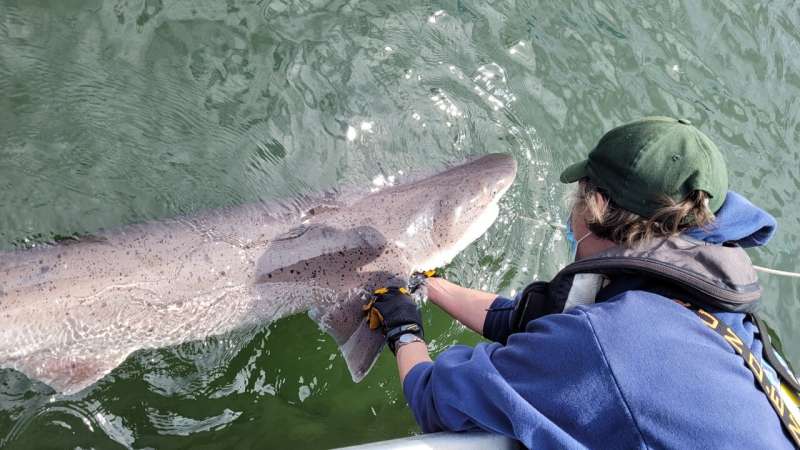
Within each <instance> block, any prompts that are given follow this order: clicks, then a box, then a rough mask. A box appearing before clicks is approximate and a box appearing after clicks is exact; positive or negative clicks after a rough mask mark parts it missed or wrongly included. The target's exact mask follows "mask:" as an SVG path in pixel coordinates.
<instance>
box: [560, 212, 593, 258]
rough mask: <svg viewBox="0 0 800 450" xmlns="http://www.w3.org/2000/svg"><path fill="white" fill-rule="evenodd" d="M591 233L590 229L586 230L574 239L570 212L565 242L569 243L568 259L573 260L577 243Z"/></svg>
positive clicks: (576, 252)
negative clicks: (580, 236) (578, 237)
mask: <svg viewBox="0 0 800 450" xmlns="http://www.w3.org/2000/svg"><path fill="white" fill-rule="evenodd" d="M590 234H592V232H591V231H589V232H587V233H586V234H585V235H583V237H582V238H580V239H578V240H575V233H574V232H573V231H572V214H570V215H569V217H567V233H566V235H567V236H566V238H567V244H569V260H570V261H575V257H576V256H577V255H578V245H580V243H581V242H583V240H584V239H586V238H587V237H589V235H590Z"/></svg>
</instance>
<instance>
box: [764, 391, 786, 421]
mask: <svg viewBox="0 0 800 450" xmlns="http://www.w3.org/2000/svg"><path fill="white" fill-rule="evenodd" d="M767 396H768V397H769V399H770V401H771V402H772V404H773V405H774V406H775V410H776V411H778V414H779V415H781V416H782V415H783V411H784V409H785V408H784V404H783V399H782V398H781V393H780V391H778V390H777V389H775V386H773V385H771V384H770V385H768V386H767Z"/></svg>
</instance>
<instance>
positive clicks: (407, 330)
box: [386, 323, 424, 354]
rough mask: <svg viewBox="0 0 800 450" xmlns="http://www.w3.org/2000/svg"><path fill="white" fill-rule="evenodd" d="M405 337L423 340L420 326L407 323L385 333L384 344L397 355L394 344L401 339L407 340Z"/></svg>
mask: <svg viewBox="0 0 800 450" xmlns="http://www.w3.org/2000/svg"><path fill="white" fill-rule="evenodd" d="M406 336H415V337H417V338H419V339H420V340H422V339H424V332H423V331H422V326H420V325H419V324H417V323H408V324H404V325H400V326H396V327H394V328H392V329H390V330H388V331H387V332H386V344H387V345H388V346H389V350H391V351H392V353H394V354H397V348H396V344H397V343H398V341H400V340H402V339H407V338H406Z"/></svg>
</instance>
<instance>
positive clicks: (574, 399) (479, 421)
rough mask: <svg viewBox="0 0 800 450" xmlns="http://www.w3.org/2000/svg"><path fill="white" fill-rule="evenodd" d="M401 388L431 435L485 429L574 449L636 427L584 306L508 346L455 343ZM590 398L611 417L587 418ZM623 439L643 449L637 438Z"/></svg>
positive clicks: (533, 326) (541, 323) (542, 322)
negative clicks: (583, 309) (628, 413)
mask: <svg viewBox="0 0 800 450" xmlns="http://www.w3.org/2000/svg"><path fill="white" fill-rule="evenodd" d="M403 392H404V394H405V397H406V400H407V401H408V403H409V406H410V407H411V410H412V411H413V414H414V417H415V419H416V421H417V423H418V424H419V425H420V427H421V428H422V430H423V431H424V432H426V433H428V432H435V431H467V430H474V429H482V430H486V431H490V432H494V433H499V434H503V435H506V436H509V437H512V438H515V439H517V440H520V441H522V442H523V443H528V444H536V445H537V446H542V447H545V448H574V447H582V446H588V447H603V445H604V443H603V442H602V440H594V439H600V438H602V436H609V435H619V434H620V433H623V432H621V431H619V430H629V429H631V428H632V427H631V422H630V418H628V419H625V417H626V416H625V414H623V413H620V411H625V410H626V406H625V405H624V402H623V401H622V398H621V396H620V394H619V391H618V388H617V387H616V384H615V382H614V379H613V376H612V375H611V372H610V369H609V368H608V365H607V362H606V360H605V358H604V356H603V354H602V351H601V349H600V347H599V344H598V341H597V339H596V337H595V335H594V332H593V330H592V327H591V324H590V323H589V320H588V318H587V317H586V314H585V313H584V312H583V311H582V310H581V309H580V308H575V309H574V310H571V311H570V312H569V313H564V314H553V315H549V316H546V317H543V318H541V319H537V320H534V321H532V322H531V323H530V324H529V325H528V328H527V330H526V331H525V332H521V333H515V334H513V335H511V337H509V339H508V344H507V345H501V344H499V343H481V344H478V345H477V346H476V347H475V348H471V347H467V346H463V345H456V346H453V347H451V348H450V349H448V350H446V351H445V352H443V353H442V354H440V355H439V356H438V357H437V359H436V361H435V362H429V363H421V364H418V365H416V366H414V368H412V369H411V371H410V372H409V373H408V375H407V376H406V378H405V380H404V383H403ZM587 399H592V408H591V409H592V412H593V414H596V413H598V412H599V413H601V414H605V415H606V418H607V420H603V421H587V417H586V413H587V411H586V407H585V406H586V400H587ZM615 433H616V434H615ZM619 437H620V438H624V439H625V440H626V441H627V439H628V438H630V440H629V441H627V442H626V444H630V445H629V446H627V447H638V446H639V445H638V444H639V441H638V439H637V438H636V437H635V436H630V437H629V436H624V437H623V436H619ZM623 447H626V446H625V445H624V446H623Z"/></svg>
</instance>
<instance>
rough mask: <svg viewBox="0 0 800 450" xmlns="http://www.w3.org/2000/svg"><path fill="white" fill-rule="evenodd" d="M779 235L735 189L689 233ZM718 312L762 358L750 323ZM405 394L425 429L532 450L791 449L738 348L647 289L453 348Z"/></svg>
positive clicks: (736, 237)
mask: <svg viewBox="0 0 800 450" xmlns="http://www.w3.org/2000/svg"><path fill="white" fill-rule="evenodd" d="M774 230H775V220H774V219H773V218H772V217H771V216H769V215H768V214H767V213H766V212H764V211H762V210H760V209H758V208H756V207H755V206H753V205H752V204H750V203H749V202H747V200H745V199H744V198H743V197H741V196H739V195H737V194H735V193H732V192H731V193H729V194H728V196H727V198H726V201H725V203H724V204H723V206H722V208H721V209H720V210H719V211H718V212H717V218H716V220H715V226H714V227H712V228H711V229H708V230H705V231H701V230H693V231H691V232H690V233H688V234H690V235H692V236H693V237H695V238H697V239H701V240H706V241H707V242H710V243H722V242H727V241H735V242H737V243H739V244H740V245H743V246H753V245H763V244H764V243H766V242H767V241H768V240H769V238H770V237H771V236H772V234H773V233H774ZM613 285H614V282H612V285H611V286H613ZM611 286H609V287H611ZM604 292H605V293H606V294H605V295H610V296H607V297H605V298H604V297H603V296H604ZM511 304H512V301H511V300H509V299H506V298H503V297H498V298H497V299H496V300H495V301H494V303H493V304H492V307H491V308H490V311H489V313H488V315H487V318H486V323H485V324H484V330H483V331H484V335H486V336H497V335H501V334H503V333H504V332H506V333H507V330H506V331H504V330H502V329H500V328H503V327H508V323H509V320H508V314H510V310H509V308H508V306H509V305H511ZM715 315H716V316H717V317H719V318H720V320H722V321H724V322H725V323H727V324H728V325H729V326H730V327H731V328H733V330H734V331H735V332H736V333H737V334H738V335H739V336H740V337H741V339H742V340H743V341H744V343H745V344H746V345H747V346H748V347H749V348H750V349H751V351H752V352H753V353H754V354H755V355H759V356H760V355H761V354H762V346H761V342H760V340H759V339H758V330H757V328H756V327H755V325H754V324H752V323H751V322H750V321H749V320H748V319H747V317H746V315H744V314H740V313H726V312H719V311H715ZM403 391H404V394H405V396H406V399H407V401H408V403H409V406H410V407H411V409H412V411H413V413H414V417H415V418H416V420H417V422H418V423H419V425H420V427H421V428H422V430H423V431H424V432H434V431H445V430H446V431H466V430H476V429H480V430H486V431H490V432H494V433H499V434H503V435H506V436H508V437H511V438H513V439H516V440H518V441H520V442H521V443H522V444H523V445H525V446H526V447H528V448H537V449H538V448H586V447H588V448H778V449H781V448H785V449H789V448H792V444H791V441H790V440H789V438H788V435H787V434H786V433H785V431H784V429H783V428H782V424H781V422H780V419H779V418H778V416H777V414H776V413H775V411H774V410H773V409H772V406H771V405H770V403H769V400H768V399H767V397H766V396H765V395H764V393H763V392H762V391H761V390H760V389H759V388H758V387H757V385H756V384H755V381H754V377H753V374H752V373H751V372H750V370H748V369H747V368H746V366H745V364H744V362H743V360H742V358H741V357H740V356H739V355H738V354H736V353H735V352H734V351H733V349H732V348H731V346H730V345H729V344H728V343H727V342H726V341H725V340H723V339H722V338H721V337H720V336H719V335H718V334H716V333H715V332H714V331H712V330H711V329H709V328H708V327H707V326H705V325H704V324H703V323H702V322H701V321H700V319H699V318H698V317H697V315H696V314H695V313H694V312H692V311H691V310H689V309H687V308H685V307H683V306H681V305H679V304H677V303H676V302H674V301H672V300H670V299H668V298H665V297H662V296H660V295H657V294H654V293H651V292H647V291H643V290H622V291H621V292H620V290H619V289H617V290H615V289H603V290H601V291H600V293H599V294H598V298H597V302H596V303H594V304H591V305H588V306H577V307H575V308H572V309H570V310H568V311H566V312H564V313H560V314H550V315H547V316H544V317H542V318H539V319H536V320H533V321H531V322H529V323H528V326H527V328H526V330H525V331H524V332H520V333H515V334H512V335H511V336H510V337H509V338H508V341H507V343H506V345H502V344H500V343H497V342H494V343H481V344H478V345H477V346H476V347H474V348H472V347H467V346H463V345H456V346H453V347H452V348H450V349H448V350H447V351H445V352H443V353H442V354H441V355H439V357H438V358H437V359H436V361H435V362H432V363H431V362H428V363H421V364H418V365H416V366H414V367H413V368H412V369H411V371H410V372H409V373H408V375H407V376H406V378H405V380H404V383H403Z"/></svg>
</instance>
